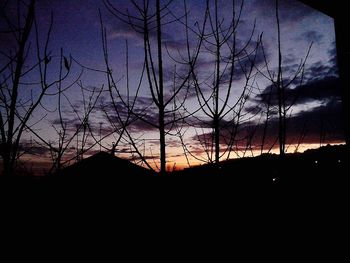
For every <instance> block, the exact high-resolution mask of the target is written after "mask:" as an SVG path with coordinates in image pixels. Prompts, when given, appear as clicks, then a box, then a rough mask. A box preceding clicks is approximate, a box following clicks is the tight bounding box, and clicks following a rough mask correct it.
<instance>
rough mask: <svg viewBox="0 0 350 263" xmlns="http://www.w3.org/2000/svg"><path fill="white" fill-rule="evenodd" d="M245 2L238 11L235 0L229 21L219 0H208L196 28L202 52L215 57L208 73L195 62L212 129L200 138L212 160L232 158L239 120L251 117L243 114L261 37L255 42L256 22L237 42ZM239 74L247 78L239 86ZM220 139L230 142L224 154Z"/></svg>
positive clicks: (197, 86)
mask: <svg viewBox="0 0 350 263" xmlns="http://www.w3.org/2000/svg"><path fill="white" fill-rule="evenodd" d="M243 5H244V1H241V4H240V5H239V8H238V11H237V10H236V6H235V1H233V3H232V12H231V17H230V18H229V20H228V21H227V20H224V19H223V18H222V17H221V16H220V12H219V10H220V6H219V3H218V1H217V0H214V1H213V4H212V1H209V0H207V1H206V11H205V18H204V20H203V25H202V26H201V27H199V26H198V29H197V31H196V32H197V33H196V34H197V36H198V37H199V38H200V39H202V42H203V44H202V45H201V47H200V49H201V54H203V55H204V56H206V57H208V56H210V57H211V58H212V60H213V62H212V63H211V65H210V66H209V67H208V66H207V67H206V71H205V74H203V72H202V73H201V72H200V70H198V69H197V68H196V67H195V66H194V65H191V66H192V67H191V76H192V79H193V85H194V87H195V91H196V95H197V100H198V103H199V105H200V108H201V111H202V113H204V116H206V124H205V126H209V127H210V128H212V136H211V137H208V136H197V137H198V138H199V140H202V142H201V144H202V145H203V148H204V150H205V152H206V155H207V158H208V160H209V161H210V162H215V163H216V164H218V163H219V161H220V158H221V157H223V156H224V155H225V154H227V155H228V158H229V156H230V153H231V151H232V148H233V145H234V142H235V137H236V135H237V131H238V127H239V123H240V122H241V121H242V118H243V117H247V115H246V116H243V109H244V106H245V103H246V102H247V99H248V98H249V95H250V93H251V91H252V89H253V87H252V83H253V82H254V79H255V75H256V74H255V68H254V64H255V60H256V56H257V49H258V46H259V42H260V36H259V37H258V39H257V41H253V37H254V35H255V24H254V26H253V28H252V30H251V33H250V36H249V38H248V39H247V41H246V42H245V43H244V44H243V45H238V44H237V38H238V27H239V24H240V20H241V15H242V10H243ZM194 31H195V30H192V32H194ZM201 54H199V57H201ZM208 69H209V70H208ZM237 74H240V75H242V78H243V79H244V80H245V81H243V83H244V84H243V85H242V86H239V87H238V86H237V84H236V82H235V81H236V80H237V79H235V78H236V75H237ZM235 85H236V86H235ZM233 91H234V92H235V93H236V95H238V99H236V101H234V99H233V96H232V95H233ZM227 119H229V120H227ZM202 127H203V126H202ZM224 130H225V134H224V132H223V131H224ZM220 139H224V140H225V142H226V144H227V147H225V149H224V150H223V153H221V147H220V144H221V142H220ZM203 140H204V141H203ZM213 153H214V158H213V156H212V155H213Z"/></svg>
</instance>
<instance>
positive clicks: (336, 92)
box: [256, 77, 341, 106]
mask: <svg viewBox="0 0 350 263" xmlns="http://www.w3.org/2000/svg"><path fill="white" fill-rule="evenodd" d="M271 87H272V88H271ZM270 91H272V93H271V95H270ZM340 96H341V90H340V83H339V79H338V78H336V77H324V78H322V79H315V80H313V81H311V82H308V83H306V84H304V85H301V86H297V87H295V88H293V89H292V88H288V89H286V90H285V97H286V104H287V105H291V104H293V103H294V105H298V104H299V105H300V104H304V103H309V102H312V101H325V102H327V101H330V100H334V99H340ZM269 99H270V105H271V106H276V105H278V97H277V91H276V88H275V87H273V86H268V87H266V88H265V90H264V91H263V92H262V93H261V94H259V95H258V96H257V97H256V102H258V103H264V104H267V103H268V101H269Z"/></svg>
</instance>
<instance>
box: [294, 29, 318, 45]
mask: <svg viewBox="0 0 350 263" xmlns="http://www.w3.org/2000/svg"><path fill="white" fill-rule="evenodd" d="M323 37H324V36H323V35H322V34H321V33H320V32H317V31H315V30H311V31H307V32H304V33H303V34H302V35H301V36H300V37H299V38H298V40H303V39H304V40H306V41H307V42H310V43H311V42H314V43H317V44H320V43H321V42H322V40H323Z"/></svg>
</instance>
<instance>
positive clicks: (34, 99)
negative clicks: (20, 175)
mask: <svg viewBox="0 0 350 263" xmlns="http://www.w3.org/2000/svg"><path fill="white" fill-rule="evenodd" d="M12 4H13V5H17V6H15V8H16V10H17V11H18V12H17V13H16V14H17V17H15V18H14V17H9V16H8V14H7V11H9V10H10V9H11V5H12ZM0 9H1V11H0V19H1V20H2V22H4V25H5V26H6V28H5V29H2V31H1V32H0V33H1V35H2V36H4V37H8V39H9V38H11V39H13V41H14V44H13V45H12V46H11V47H9V49H8V50H6V51H1V53H0V54H1V57H2V58H1V60H2V62H1V63H2V64H1V67H2V68H1V70H0V72H1V74H2V79H1V82H0V107H1V108H0V134H1V144H0V145H1V157H2V159H3V165H4V175H6V176H11V175H13V174H14V169H15V165H16V161H17V160H18V158H19V156H20V142H21V138H22V135H23V133H24V132H26V131H28V130H30V129H32V127H33V126H34V125H35V124H36V123H34V124H33V123H31V122H30V120H31V119H32V117H33V114H34V112H35V110H36V109H37V108H39V107H41V106H42V101H43V98H44V97H45V96H47V95H48V93H49V89H50V88H53V87H55V85H57V84H58V83H60V82H61V81H63V80H64V79H66V78H67V77H68V75H69V72H70V67H71V60H70V59H68V58H66V57H64V56H63V55H61V57H60V59H61V65H62V63H64V66H65V70H64V73H63V74H60V75H59V76H57V77H56V78H54V77H53V75H52V74H49V71H50V70H51V69H52V67H53V65H55V63H53V60H54V59H55V58H57V57H55V56H54V55H53V54H52V53H51V52H50V51H49V44H50V37H51V32H52V24H53V15H52V14H51V19H50V22H49V28H48V31H47V33H46V35H45V38H44V41H43V42H42V41H41V39H42V37H41V36H40V33H39V32H40V31H41V30H40V29H39V25H38V22H37V18H36V14H35V11H36V10H35V9H36V1H35V0H30V1H18V2H16V3H13V2H12V3H10V2H9V1H6V2H5V3H4V4H2V6H1V8H0ZM33 42H34V45H33ZM29 57H31V58H29ZM33 57H34V58H35V59H32V58H33ZM63 61H64V62H63ZM49 75H50V76H49ZM28 79H31V82H30V83H28Z"/></svg>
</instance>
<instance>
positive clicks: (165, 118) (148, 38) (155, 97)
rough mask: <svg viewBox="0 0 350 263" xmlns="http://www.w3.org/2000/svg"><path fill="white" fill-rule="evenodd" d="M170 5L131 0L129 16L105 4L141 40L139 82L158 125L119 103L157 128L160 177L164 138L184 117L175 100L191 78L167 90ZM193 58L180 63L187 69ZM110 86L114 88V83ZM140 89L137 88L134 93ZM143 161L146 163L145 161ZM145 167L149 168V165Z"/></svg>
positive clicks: (162, 167) (125, 104) (186, 78)
mask: <svg viewBox="0 0 350 263" xmlns="http://www.w3.org/2000/svg"><path fill="white" fill-rule="evenodd" d="M172 2H173V0H170V1H168V2H166V3H165V4H163V5H161V1H160V0H155V1H154V5H152V4H153V2H152V4H151V2H150V1H148V0H144V1H141V4H138V3H136V2H135V1H131V5H132V6H133V8H134V11H135V12H133V14H131V13H130V12H129V11H126V12H122V11H121V10H119V9H117V8H116V7H115V6H113V4H112V3H111V2H110V1H108V0H106V1H105V4H106V7H107V8H108V10H109V11H110V12H111V13H112V14H113V15H115V16H116V17H117V18H118V19H120V20H121V21H123V22H125V23H126V24H127V25H129V26H130V27H131V28H132V29H133V30H135V32H137V33H139V34H140V35H141V36H142V39H143V50H144V65H143V70H142V74H141V79H140V82H143V83H144V84H145V85H147V86H148V88H149V91H150V93H151V97H152V102H153V103H152V104H153V106H155V107H156V109H157V115H158V123H154V122H150V121H149V120H148V119H147V115H146V114H145V111H143V112H142V113H140V112H137V111H135V110H134V109H133V107H132V106H131V105H130V103H129V102H127V101H124V100H122V103H123V105H124V106H125V107H127V108H128V110H129V112H130V113H131V114H132V115H133V116H134V117H136V118H137V119H138V120H140V121H143V122H145V123H147V124H148V125H150V126H151V127H153V128H155V129H157V131H158V134H159V159H160V160H159V162H160V174H162V175H164V174H165V173H166V162H167V159H166V136H167V135H170V131H171V130H172V128H173V127H174V124H175V123H176V122H177V121H178V120H179V119H183V118H184V117H183V116H178V115H177V114H176V112H177V111H178V110H179V108H180V107H181V106H183V104H184V101H182V103H179V105H177V104H176V103H175V100H176V98H177V96H178V95H179V93H180V92H181V91H182V90H184V89H186V88H188V81H189V78H190V73H188V74H185V76H182V77H181V78H179V82H178V83H176V85H174V88H173V90H172V91H169V90H167V89H166V86H165V82H166V80H165V72H164V71H165V70H164V69H165V65H164V56H165V49H164V44H163V27H164V26H165V25H167V24H171V23H175V22H176V21H178V18H175V19H167V17H168V16H169V15H170V14H171V11H170V7H169V6H170V5H171V3H172ZM134 13H135V14H134ZM195 59H196V57H192V58H191V59H190V60H188V61H186V63H183V64H186V65H187V66H189V65H190V64H194V63H195ZM144 75H145V76H144ZM175 75H177V73H176V67H174V76H175ZM143 78H145V80H143ZM112 84H113V83H112ZM113 87H115V85H114V84H113ZM139 88H140V86H139V87H137V91H138V90H139ZM135 97H136V96H135ZM119 98H120V99H121V98H122V97H121V96H119ZM124 130H125V132H126V133H127V134H129V131H128V129H124ZM128 137H129V139H131V136H129V135H128ZM132 144H133V145H134V146H136V145H135V144H134V142H132ZM134 149H135V150H136V151H138V152H139V153H140V151H139V150H137V147H134ZM144 161H145V163H147V161H146V160H145V159H144ZM148 166H149V167H150V165H148Z"/></svg>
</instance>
